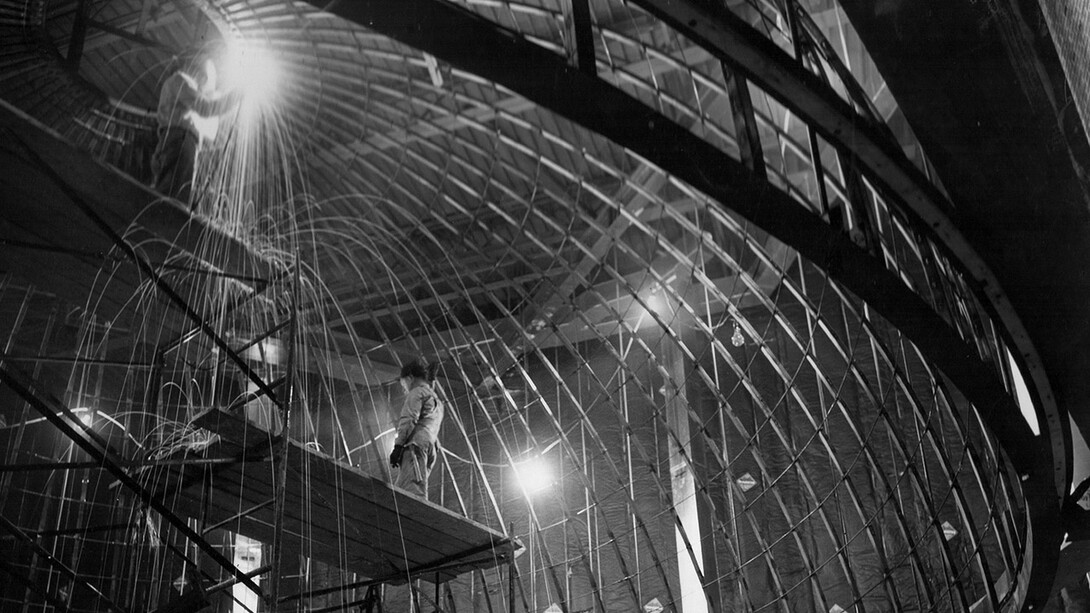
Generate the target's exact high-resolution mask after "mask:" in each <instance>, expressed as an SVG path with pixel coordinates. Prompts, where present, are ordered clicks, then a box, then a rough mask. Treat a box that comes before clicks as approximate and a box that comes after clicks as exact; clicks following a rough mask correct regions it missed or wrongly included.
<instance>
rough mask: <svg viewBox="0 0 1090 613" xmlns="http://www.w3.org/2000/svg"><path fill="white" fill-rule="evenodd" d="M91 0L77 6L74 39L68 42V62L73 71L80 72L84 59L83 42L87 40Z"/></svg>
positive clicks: (73, 27)
mask: <svg viewBox="0 0 1090 613" xmlns="http://www.w3.org/2000/svg"><path fill="white" fill-rule="evenodd" d="M90 2H91V0H79V4H78V5H77V6H76V19H75V21H74V22H73V23H72V38H71V39H69V41H68V57H67V58H66V62H67V64H68V68H69V69H71V70H79V63H80V60H81V59H83V41H85V40H87V25H88V18H87V11H88V6H87V5H88V4H89V3H90Z"/></svg>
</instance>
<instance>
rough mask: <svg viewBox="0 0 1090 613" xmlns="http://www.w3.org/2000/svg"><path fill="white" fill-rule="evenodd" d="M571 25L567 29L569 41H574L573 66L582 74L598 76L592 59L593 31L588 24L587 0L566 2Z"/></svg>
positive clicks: (588, 9)
mask: <svg viewBox="0 0 1090 613" xmlns="http://www.w3.org/2000/svg"><path fill="white" fill-rule="evenodd" d="M568 7H569V9H570V10H569V11H568V14H569V15H571V24H570V27H569V28H568V30H569V32H570V36H571V39H572V40H573V41H575V49H574V51H575V65H576V66H577V67H578V68H579V70H580V71H581V72H583V73H584V74H587V75H590V76H592V77H596V76H598V67H597V65H596V64H595V58H594V31H593V30H592V29H591V23H590V4H589V0H568Z"/></svg>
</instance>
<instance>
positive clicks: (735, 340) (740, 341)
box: [730, 322, 746, 347]
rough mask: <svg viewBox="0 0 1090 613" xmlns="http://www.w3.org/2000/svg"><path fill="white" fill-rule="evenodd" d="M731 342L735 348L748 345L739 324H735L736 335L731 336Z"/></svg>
mask: <svg viewBox="0 0 1090 613" xmlns="http://www.w3.org/2000/svg"><path fill="white" fill-rule="evenodd" d="M730 342H731V344H732V345H734V346H735V347H741V346H742V345H745V344H746V337H745V336H744V335H743V334H742V328H741V327H740V326H739V325H738V322H734V334H731V335H730Z"/></svg>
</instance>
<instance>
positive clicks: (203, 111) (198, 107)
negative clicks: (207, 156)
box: [156, 72, 234, 141]
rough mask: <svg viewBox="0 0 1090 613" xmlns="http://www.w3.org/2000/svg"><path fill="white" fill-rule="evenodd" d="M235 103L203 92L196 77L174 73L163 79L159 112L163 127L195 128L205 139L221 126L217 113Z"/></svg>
mask: <svg viewBox="0 0 1090 613" xmlns="http://www.w3.org/2000/svg"><path fill="white" fill-rule="evenodd" d="M232 104H234V102H233V99H231V98H227V97H224V96H221V95H218V94H210V93H206V92H202V91H201V89H200V86H199V85H198V84H197V80H196V79H194V78H193V77H191V76H189V75H188V74H186V73H184V72H175V73H174V74H172V75H170V76H169V77H167V79H166V81H164V82H163V88H162V90H160V92H159V106H158V108H157V109H156V115H157V118H158V120H159V125H160V126H162V127H176V128H185V129H187V130H192V131H193V133H194V134H197V135H198V136H200V137H201V138H202V140H209V141H210V140H213V139H215V137H216V132H217V131H218V129H219V118H218V117H217V116H218V115H220V114H222V113H224V112H226V111H227V110H228V109H230V108H231V105H232Z"/></svg>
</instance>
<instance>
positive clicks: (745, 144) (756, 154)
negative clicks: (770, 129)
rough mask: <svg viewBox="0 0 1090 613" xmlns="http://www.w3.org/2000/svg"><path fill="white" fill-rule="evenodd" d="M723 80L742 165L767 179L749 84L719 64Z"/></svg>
mask: <svg viewBox="0 0 1090 613" xmlns="http://www.w3.org/2000/svg"><path fill="white" fill-rule="evenodd" d="M720 68H721V69H722V71H723V80H724V81H725V82H726V85H727V98H728V99H729V100H730V111H731V115H732V117H733V119H734V137H735V138H736V139H738V150H739V153H740V155H741V157H742V163H743V164H745V166H746V168H749V169H750V170H752V171H753V174H755V175H757V177H758V178H760V179H766V178H768V170H767V169H766V168H765V157H764V149H763V148H762V147H761V133H760V131H759V129H758V128H757V117H756V115H755V114H754V112H753V99H752V98H751V97H750V95H749V84H748V83H747V82H746V80H745V79H744V78H742V76H741V75H739V74H738V73H737V72H735V71H734V70H731V68H730V67H729V66H727V65H726V64H720Z"/></svg>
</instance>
